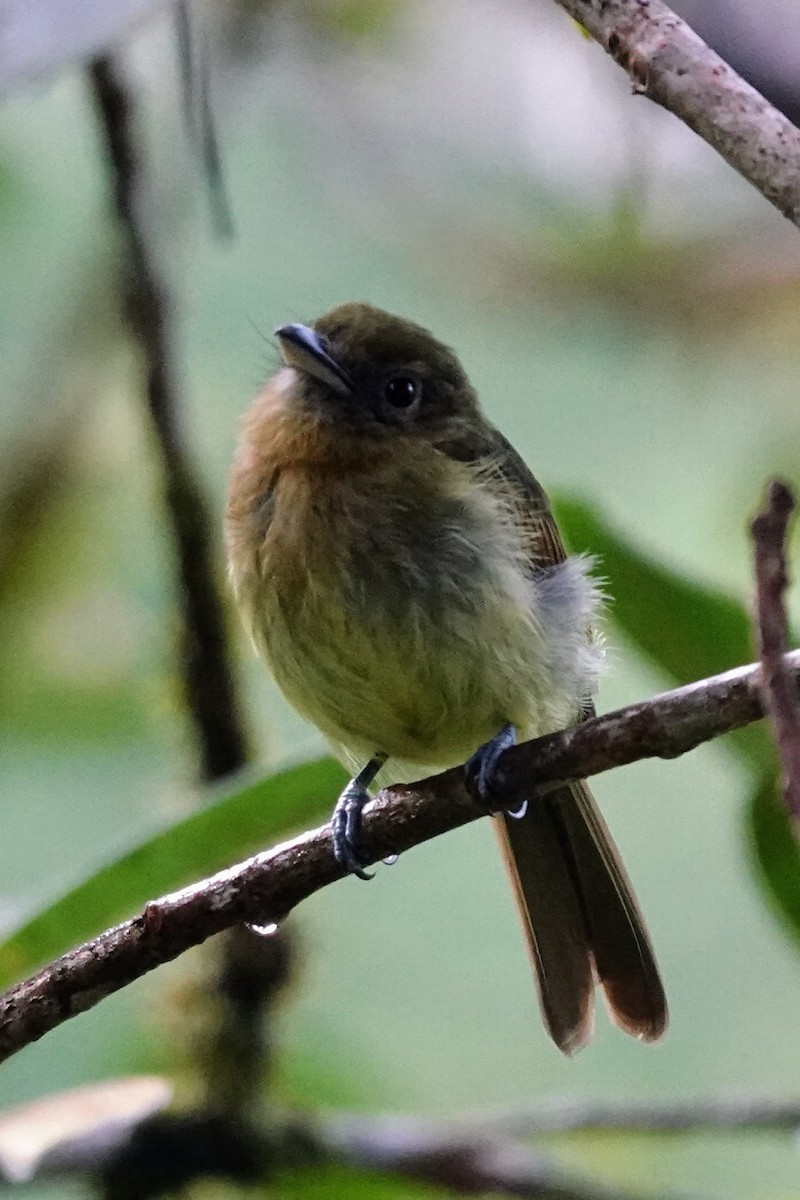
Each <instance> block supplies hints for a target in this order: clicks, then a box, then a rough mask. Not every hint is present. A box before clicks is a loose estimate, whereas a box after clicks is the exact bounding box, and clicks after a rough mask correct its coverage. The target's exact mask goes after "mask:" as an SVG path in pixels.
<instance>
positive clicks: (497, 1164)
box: [319, 1116, 667, 1200]
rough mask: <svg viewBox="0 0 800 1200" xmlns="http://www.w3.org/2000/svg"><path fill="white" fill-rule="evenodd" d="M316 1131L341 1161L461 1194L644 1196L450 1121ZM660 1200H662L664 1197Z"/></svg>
mask: <svg viewBox="0 0 800 1200" xmlns="http://www.w3.org/2000/svg"><path fill="white" fill-rule="evenodd" d="M319 1130H320V1133H322V1134H324V1137H323V1139H322V1144H323V1146H326V1147H327V1148H328V1151H329V1153H330V1151H331V1150H333V1151H334V1153H335V1155H336V1158H337V1159H338V1160H339V1161H340V1162H344V1163H346V1164H347V1165H350V1166H356V1167H359V1168H361V1169H362V1170H364V1169H366V1170H369V1171H379V1172H381V1173H388V1174H393V1175H401V1176H403V1177H405V1178H407V1179H413V1180H415V1181H417V1182H418V1183H424V1184H428V1185H432V1186H434V1187H438V1188H442V1189H444V1190H446V1191H450V1192H454V1193H455V1194H456V1195H458V1196H483V1195H486V1194H491V1195H495V1196H517V1197H520V1198H521V1200H636V1197H638V1196H641V1195H642V1193H640V1192H636V1193H634V1192H632V1191H630V1190H629V1189H625V1190H623V1189H620V1188H619V1187H617V1186H606V1185H604V1184H602V1183H600V1182H598V1181H597V1180H594V1179H587V1178H585V1177H580V1176H578V1175H576V1174H574V1173H572V1172H568V1171H566V1170H565V1169H564V1168H563V1167H561V1166H560V1165H559V1164H558V1163H557V1162H556V1160H555V1159H553V1158H551V1157H550V1156H549V1155H546V1154H543V1153H542V1152H541V1151H540V1150H537V1149H534V1148H531V1147H528V1146H521V1145H519V1144H518V1143H516V1142H515V1141H513V1140H511V1138H509V1137H508V1136H504V1135H503V1134H502V1133H501V1132H499V1131H498V1130H495V1131H494V1132H493V1134H480V1133H478V1132H477V1131H473V1133H472V1135H471V1136H465V1135H464V1133H463V1132H462V1131H460V1130H459V1129H458V1127H457V1125H456V1124H455V1123H446V1122H437V1121H427V1120H421V1119H419V1118H406V1119H404V1118H402V1117H396V1116H389V1117H383V1118H381V1117H354V1116H337V1117H335V1118H328V1119H327V1120H326V1121H325V1122H324V1123H322V1124H321V1125H320V1126H319ZM651 1200H658V1198H657V1197H655V1198H654V1197H651ZM661 1200H667V1198H666V1197H665V1196H664V1195H663V1193H662V1195H661Z"/></svg>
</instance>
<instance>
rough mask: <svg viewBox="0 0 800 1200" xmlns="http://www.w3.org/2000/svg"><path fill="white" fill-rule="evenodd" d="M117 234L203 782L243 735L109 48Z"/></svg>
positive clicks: (104, 94)
mask: <svg viewBox="0 0 800 1200" xmlns="http://www.w3.org/2000/svg"><path fill="white" fill-rule="evenodd" d="M89 77H90V80H91V86H92V93H93V97H94V102H95V106H96V108H97V112H98V116H99V119H100V124H101V128H102V132H103V135H104V138H105V146H106V152H107V155H108V161H109V168H110V172H111V177H112V182H113V190H114V201H115V206H116V212H117V217H118V219H119V223H120V228H121V230H122V234H123V239H124V241H123V251H124V253H123V260H122V264H121V271H122V275H123V283H124V288H125V301H126V304H125V310H126V315H127V318H128V323H129V325H130V329H131V334H132V336H133V339H134V341H135V342H136V343H137V345H138V348H139V351H140V353H141V356H142V359H143V361H144V365H145V371H146V375H147V406H148V412H149V415H150V419H151V422H152V426H153V432H154V435H155V442H156V446H157V448H158V452H159V455H160V458H161V471H162V477H163V487H164V505H165V508H166V513H167V518H168V523H169V528H170V530H171V533H172V540H173V546H174V554H175V559H176V562H177V575H178V583H179V591H180V605H181V618H182V630H181V640H182V674H183V686H184V692H185V696H186V703H187V706H188V709H189V713H190V715H191V718H192V722H193V724H194V726H195V729H196V731H197V736H198V742H199V746H200V752H201V757H202V764H203V778H204V779H206V780H209V781H212V780H215V779H220V778H221V777H222V776H223V775H227V774H230V773H232V772H234V771H238V770H239V769H240V768H241V767H242V766H243V765H244V763H245V759H246V751H245V737H244V732H243V729H242V723H241V719H240V716H239V706H238V702H237V698H236V692H235V687H234V682H233V677H232V674H231V671H230V668H229V655H228V650H227V640H228V639H227V635H226V630H225V621H224V617H223V612H222V603H221V601H220V596H219V591H218V588H217V583H216V578H215V568H214V561H213V556H212V550H213V547H214V545H215V537H214V526H213V523H212V521H211V520H210V517H209V513H208V508H207V505H206V501H205V497H204V495H203V492H202V489H201V487H200V484H199V482H198V480H197V478H196V475H195V473H194V470H193V467H192V463H191V457H190V454H189V451H188V449H187V446H186V444H185V437H184V433H183V430H182V428H181V423H180V420H179V415H178V414H179V409H180V405H179V399H178V397H179V389H178V386H177V384H176V381H175V378H174V367H173V355H172V341H171V336H170V317H171V313H170V305H169V297H168V289H167V285H166V282H165V280H164V279H163V278H162V276H161V273H160V271H159V267H158V261H157V257H156V255H155V254H154V253H153V252H152V250H151V247H150V245H149V239H148V237H147V221H146V219H145V215H144V211H143V210H144V204H143V199H144V197H143V192H144V171H143V165H142V161H141V155H140V153H139V148H138V145H137V140H136V136H135V125H136V110H135V102H134V96H133V93H132V92H131V90H130V88H129V87H128V85H127V83H126V81H125V78H124V76H123V74H122V72H121V71H120V70H119V68H118V66H117V64H116V62H115V60H114V58H113V57H112V56H111V55H103V56H101V57H99V58H96V59H95V60H94V61H93V62H92V64H91V66H90V68H89Z"/></svg>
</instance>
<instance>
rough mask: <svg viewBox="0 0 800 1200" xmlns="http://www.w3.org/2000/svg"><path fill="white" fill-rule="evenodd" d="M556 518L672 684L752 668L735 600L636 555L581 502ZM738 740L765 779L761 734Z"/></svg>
mask: <svg viewBox="0 0 800 1200" xmlns="http://www.w3.org/2000/svg"><path fill="white" fill-rule="evenodd" d="M556 511H557V513H558V519H559V522H560V523H561V525H562V528H563V529H564V533H565V536H566V538H567V541H568V542H569V544H570V546H571V548H572V549H573V550H586V551H590V552H591V553H592V554H596V555H597V556H598V559H599V573H600V575H601V576H602V577H603V578H604V579H605V580H606V581H607V589H608V593H609V596H610V604H609V614H610V616H611V618H612V620H613V621H614V622H615V623H616V625H617V626H618V627H619V628H620V629H621V630H622V631H623V632H624V633H625V635H626V636H627V637H628V638H629V639H630V641H631V642H632V643H633V644H634V645H635V646H636V648H637V649H638V650H640V651H642V653H643V654H645V655H646V656H647V657H648V658H649V659H650V660H651V661H652V662H654V663H655V664H656V665H657V666H658V667H660V668H661V670H662V671H664V673H665V674H666V675H667V676H668V678H669V679H670V680H672V681H674V682H675V683H678V684H681V683H691V682H692V681H693V680H695V679H704V678H705V677H706V676H709V675H716V674H718V673H719V672H720V671H727V670H730V669H731V668H732V667H738V666H742V665H743V664H745V663H748V662H752V661H753V657H754V654H753V642H752V633H751V628H750V620H749V618H748V615H747V612H746V610H745V608H744V605H742V604H741V603H740V602H739V601H738V600H735V599H734V598H733V597H732V596H729V595H727V594H726V593H725V592H722V591H720V590H718V589H717V588H713V587H708V586H706V585H705V584H700V583H697V582H696V581H695V580H692V579H687V578H685V577H684V576H682V575H680V574H679V573H678V572H677V571H675V570H672V569H671V568H670V567H667V566H665V565H664V564H663V563H661V562H658V561H657V560H656V559H655V558H652V557H651V556H650V555H648V554H646V553H644V552H643V551H641V550H639V549H638V548H637V547H635V546H634V545H632V544H631V543H630V542H628V541H626V540H625V539H624V538H622V537H620V536H619V534H617V533H616V532H615V531H614V530H613V529H611V528H610V527H609V526H608V525H607V524H606V523H605V522H604V521H603V520H602V518H601V517H600V516H598V514H597V513H596V512H595V510H594V509H593V508H591V507H590V506H589V505H588V504H586V503H584V502H583V501H580V500H576V499H574V498H569V497H559V498H558V501H557V504H556ZM734 737H735V744H736V747H737V749H738V750H739V751H740V753H742V754H744V755H745V756H746V758H747V759H748V760H749V761H750V763H751V764H752V765H753V766H754V767H756V768H757V769H758V770H759V773H761V772H763V770H764V769H765V766H766V763H767V762H768V761H769V757H768V756H769V755H770V753H771V751H770V749H769V746H768V743H767V739H766V738H765V736H764V731H763V729H762V728H760V727H759V726H749V727H748V728H747V729H743V730H741V731H739V732H738V733H737V734H736V735H734Z"/></svg>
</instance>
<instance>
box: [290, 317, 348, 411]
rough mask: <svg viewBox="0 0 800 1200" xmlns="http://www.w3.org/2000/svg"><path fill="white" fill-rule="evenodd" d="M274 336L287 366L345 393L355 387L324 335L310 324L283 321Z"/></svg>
mask: <svg viewBox="0 0 800 1200" xmlns="http://www.w3.org/2000/svg"><path fill="white" fill-rule="evenodd" d="M275 336H276V338H277V339H278V343H279V345H280V349H281V357H282V359H283V361H284V362H285V363H286V366H287V367H294V369H295V370H296V371H302V372H303V374H304V375H311V376H312V377H313V378H314V379H318V380H319V381H320V382H321V383H326V384H327V385H328V387H332V388H333V389H334V391H336V392H340V393H341V394H342V395H345V396H346V395H349V394H350V393H351V392H352V391H353V382H352V380H351V379H350V376H349V375H348V374H347V372H346V371H343V370H342V368H341V367H340V366H339V364H338V363H337V362H336V360H335V359H334V358H331V356H330V354H329V353H328V351H327V350H326V348H325V343H324V342H323V340H322V338H321V337H320V336H319V334H318V333H317V332H316V331H315V330H313V329H311V328H310V327H309V326H308V325H282V326H281V328H280V329H276V330H275Z"/></svg>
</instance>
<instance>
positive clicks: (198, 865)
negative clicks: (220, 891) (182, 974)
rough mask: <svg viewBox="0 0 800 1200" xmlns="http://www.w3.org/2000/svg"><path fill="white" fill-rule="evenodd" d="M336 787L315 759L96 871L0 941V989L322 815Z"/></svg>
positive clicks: (225, 798) (326, 766)
mask: <svg viewBox="0 0 800 1200" xmlns="http://www.w3.org/2000/svg"><path fill="white" fill-rule="evenodd" d="M343 782H344V772H343V770H342V768H341V767H340V766H339V765H338V764H337V763H335V762H334V761H333V760H332V759H329V758H323V759H318V760H316V761H315V762H310V763H304V764H302V765H301V766H297V767H292V768H290V769H288V770H285V771H281V772H279V773H278V774H277V775H273V776H271V777H270V778H268V779H262V780H259V781H258V782H257V783H247V784H245V785H244V786H242V785H240V786H239V787H237V788H236V789H235V790H234V791H226V792H223V793H221V794H220V798H219V799H218V800H217V801H216V803H211V804H209V805H208V806H206V807H204V808H203V809H201V810H200V811H199V812H196V813H193V814H192V815H191V816H190V817H187V818H186V819H185V820H182V821H179V822H178V823H177V824H175V825H172V826H171V827H170V828H169V829H166V830H163V831H162V832H160V833H158V834H156V835H155V837H152V838H149V839H148V840H147V841H146V842H144V843H142V845H140V846H137V847H136V848H135V849H134V850H131V851H130V852H129V853H127V854H125V855H123V857H122V858H120V859H118V860H117V861H116V862H114V863H109V864H107V865H106V866H105V867H103V868H101V870H99V871H98V872H97V873H96V874H95V875H92V876H91V877H90V878H89V879H86V880H84V881H83V883H80V884H78V886H77V887H75V888H73V889H72V891H70V892H67V894H66V895H64V896H62V897H61V898H60V899H59V900H56V901H55V902H54V903H53V904H50V905H48V907H47V908H45V909H43V910H42V911H41V912H39V913H37V914H36V916H34V917H32V918H31V919H30V920H28V921H27V922H26V923H25V924H24V925H22V926H21V927H20V928H18V929H17V930H15V931H14V932H13V933H11V934H10V935H8V936H7V937H6V938H5V939H4V940H3V941H2V942H0V986H5V985H7V984H8V983H10V982H11V981H13V980H14V979H17V978H19V976H20V975H24V974H26V973H27V972H29V971H31V970H33V969H35V967H36V966H38V965H39V964H40V963H41V962H44V961H46V960H47V959H50V958H53V957H54V956H55V955H57V954H60V953H62V952H63V951H65V950H67V949H68V948H69V947H70V946H73V945H75V944H76V943H78V942H81V941H83V940H84V939H86V938H87V937H91V936H92V935H93V934H95V933H97V932H98V931H99V930H101V929H104V928H106V927H107V926H109V925H113V924H114V923H115V922H117V921H119V920H121V919H123V918H124V917H126V916H128V915H129V914H130V913H132V912H136V911H137V910H138V909H139V908H141V907H142V905H144V904H145V903H146V902H147V901H148V900H150V899H152V898H154V897H156V896H159V895H162V894H163V893H164V892H170V891H174V890H175V889H176V888H179V887H183V886H184V885H185V884H187V883H189V882H191V881H192V880H194V879H200V878H202V877H203V876H205V875H208V874H210V873H212V872H213V871H216V870H218V869H219V868H221V867H223V866H225V865H227V864H229V863H231V862H235V861H236V860H237V859H238V858H242V857H246V856H247V855H248V854H251V853H253V852H254V851H255V850H257V849H258V848H259V847H262V846H266V845H268V844H269V842H270V841H272V840H274V839H275V838H277V837H280V836H281V835H283V834H285V833H288V832H289V831H290V830H292V829H297V828H298V827H302V826H303V825H304V824H305V823H306V822H310V821H315V820H319V819H321V818H323V817H325V816H327V814H328V812H329V811H330V808H331V805H332V802H333V799H334V797H335V796H336V794H337V793H338V791H339V790H340V789H341V787H342V784H343Z"/></svg>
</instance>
